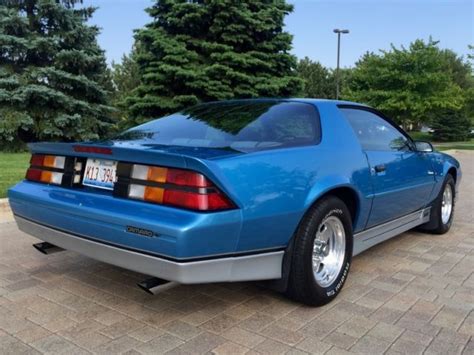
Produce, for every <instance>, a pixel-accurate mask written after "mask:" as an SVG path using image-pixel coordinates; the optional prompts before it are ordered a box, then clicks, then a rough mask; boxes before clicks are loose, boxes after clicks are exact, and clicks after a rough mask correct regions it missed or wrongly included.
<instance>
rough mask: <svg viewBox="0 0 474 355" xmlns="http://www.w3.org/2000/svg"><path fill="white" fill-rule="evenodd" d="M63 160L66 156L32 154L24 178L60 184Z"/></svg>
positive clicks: (62, 173)
mask: <svg viewBox="0 0 474 355" xmlns="http://www.w3.org/2000/svg"><path fill="white" fill-rule="evenodd" d="M65 161H66V158H65V157H61V156H55V155H40V154H33V155H32V156H31V160H30V168H29V169H28V170H27V171H26V179H27V180H31V181H38V182H44V183H47V184H56V185H61V183H62V181H63V175H64V165H65Z"/></svg>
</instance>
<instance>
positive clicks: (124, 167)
mask: <svg viewBox="0 0 474 355" xmlns="http://www.w3.org/2000/svg"><path fill="white" fill-rule="evenodd" d="M29 147H30V150H31V151H32V153H33V155H34V156H35V155H41V156H55V157H57V156H59V157H64V169H63V170H62V169H57V168H55V167H53V168H48V169H49V170H48V171H50V172H52V173H53V174H54V173H60V174H63V175H62V178H61V179H60V180H59V181H56V182H57V184H54V183H50V184H45V183H37V182H31V181H25V182H23V183H20V184H18V185H17V186H15V187H14V188H12V189H11V190H10V191H9V198H10V202H11V205H12V209H13V211H14V213H15V214H16V215H18V216H20V217H23V218H26V219H29V220H32V221H34V222H38V223H41V224H44V225H46V226H50V227H53V228H56V229H59V230H62V231H66V232H70V233H73V234H75V235H78V236H82V237H86V238H92V239H94V240H100V241H103V242H106V243H110V244H113V245H119V246H122V247H125V248H130V249H134V250H139V251H142V252H147V253H152V254H156V255H160V256H166V257H171V258H177V259H181V258H184V259H186V258H195V257H201V256H205V255H210V254H213V255H214V254H219V253H228V252H230V251H232V250H234V249H235V247H236V244H237V240H238V235H239V231H240V223H241V222H240V221H241V217H240V212H239V208H238V207H239V206H238V202H237V200H236V199H234V198H233V197H231V196H230V195H231V194H230V192H229V191H228V190H227V189H226V187H225V184H224V183H223V177H222V176H220V171H219V169H218V168H217V165H216V164H214V163H213V159H218V158H220V157H222V156H227V155H231V154H235V153H234V152H232V151H226V150H221V149H206V148H186V147H172V146H163V145H156V144H147V143H146V142H140V143H137V142H136V141H134V142H110V143H109V142H106V143H90V144H66V143H35V144H31V145H30V146H29ZM91 161H96V162H97V164H98V165H97V166H106V167H107V166H109V165H107V164H106V165H100V164H104V162H105V163H107V162H109V163H110V162H112V163H113V164H112V165H110V166H113V167H115V168H116V171H117V181H116V182H114V183H113V184H112V186H108V187H107V186H93V184H88V185H85V184H84V183H85V182H86V177H85V175H86V169H87V167H89V168H90V167H91V166H92V167H94V165H91ZM32 164H33V162H32ZM135 165H137V166H141V167H145V168H146V167H148V166H154V167H158V170H159V171H162V170H163V169H162V168H164V170H165V171H166V170H168V172H170V171H178V172H180V171H184V172H186V171H191V174H192V176H191V177H193V176H194V175H196V176H200V175H201V174H202V176H204V177H205V182H206V185H204V187H188V186H181V187H179V189H178V190H177V191H181V190H186V189H188V190H191V192H192V193H193V194H195V195H199V197H202V195H203V194H208V195H211V194H213V193H218V194H221V195H222V196H224V197H225V198H227V199H228V201H230V203H231V204H232V206H231V208H223V209H222V210H219V209H216V210H214V211H212V210H196V209H195V208H193V205H192V206H191V207H190V208H186V207H184V208H181V207H179V206H169V205H165V204H164V203H155V202H154V201H153V200H150V201H137V199H136V198H131V196H129V195H128V193H129V191H131V188H130V186H131V185H132V184H133V183H134V180H133V179H132V176H131V175H130V174H131V172H132V171H133V167H134V166H135ZM35 169H36V168H35ZM160 169H161V170H160ZM189 169H191V170H189ZM36 170H39V169H36ZM124 174H125V175H124ZM127 174H128V176H126V175H127ZM168 175H169V174H168ZM178 177H179V176H178ZM174 178H176V177H175V176H174ZM178 180H179V179H178ZM178 180H173V182H175V181H176V183H177V184H179V183H180V182H179V181H178ZM193 181H194V180H193ZM89 182H90V181H89ZM138 184H140V181H139V182H138ZM153 184H155V185H153ZM161 185H163V186H161ZM185 185H186V183H185ZM139 187H140V186H139ZM162 188H163V189H164V190H165V191H167V189H170V191H174V189H175V188H176V189H177V188H178V187H176V185H174V184H167V182H166V181H162V182H159V183H156V182H152V184H151V187H150V189H151V190H153V189H155V190H159V189H162ZM144 189H148V187H144V188H143V189H142V190H144ZM152 192H153V191H152ZM184 193H185V194H187V193H188V191H184ZM168 195H169V194H168ZM150 196H156V194H155V195H153V193H152V194H150ZM160 201H161V200H160ZM199 201H201V200H199ZM163 202H164V201H163ZM206 203H207V205H211V203H210V202H206ZM207 205H206V206H207ZM223 235H225V238H222V236H223Z"/></svg>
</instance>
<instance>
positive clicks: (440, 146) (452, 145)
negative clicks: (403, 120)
mask: <svg viewBox="0 0 474 355" xmlns="http://www.w3.org/2000/svg"><path fill="white" fill-rule="evenodd" d="M408 134H409V135H410V136H411V138H412V139H414V140H416V141H427V142H431V143H432V144H433V146H434V147H435V149H436V150H440V151H443V150H450V149H466V150H474V138H471V139H469V140H467V141H464V142H446V143H441V142H433V137H432V136H431V134H430V133H427V132H415V131H413V132H408Z"/></svg>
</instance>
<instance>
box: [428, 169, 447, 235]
mask: <svg viewBox="0 0 474 355" xmlns="http://www.w3.org/2000/svg"><path fill="white" fill-rule="evenodd" d="M455 193H456V190H455V182H454V178H453V176H452V175H451V174H448V175H446V179H445V180H444V183H443V186H442V188H441V190H440V192H439V195H438V197H437V198H436V200H435V201H434V202H433V205H432V207H431V215H430V221H429V222H428V223H427V224H426V225H424V226H421V229H423V230H426V231H428V232H430V233H435V234H444V233H446V232H448V231H449V229H450V228H451V224H452V223H453V217H454V205H455V201H456V199H455V197H456V196H455Z"/></svg>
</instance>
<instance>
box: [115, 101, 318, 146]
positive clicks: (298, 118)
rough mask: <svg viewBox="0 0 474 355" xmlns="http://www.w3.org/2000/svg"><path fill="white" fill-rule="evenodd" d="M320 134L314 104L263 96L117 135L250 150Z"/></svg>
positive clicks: (308, 140)
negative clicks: (256, 99) (265, 98)
mask: <svg viewBox="0 0 474 355" xmlns="http://www.w3.org/2000/svg"><path fill="white" fill-rule="evenodd" d="M320 137H321V132H320V122H319V115H318V113H317V111H316V108H315V107H314V106H313V105H311V104H306V103H299V102H288V101H278V100H258V101H227V102H219V103H208V104H200V105H197V106H193V107H191V108H189V109H186V110H183V111H182V112H179V113H176V114H173V115H170V116H166V117H163V118H160V119H157V120H154V121H151V122H148V123H145V124H143V125H140V126H137V127H135V128H132V129H130V130H128V131H126V132H124V133H123V134H121V135H120V136H119V137H117V139H118V140H149V141H150V142H152V143H155V144H163V145H170V146H188V147H208V148H227V149H233V150H237V151H243V152H246V151H258V150H263V149H271V148H281V147H294V146H302V145H310V144H316V143H319V140H320Z"/></svg>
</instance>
